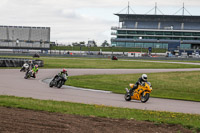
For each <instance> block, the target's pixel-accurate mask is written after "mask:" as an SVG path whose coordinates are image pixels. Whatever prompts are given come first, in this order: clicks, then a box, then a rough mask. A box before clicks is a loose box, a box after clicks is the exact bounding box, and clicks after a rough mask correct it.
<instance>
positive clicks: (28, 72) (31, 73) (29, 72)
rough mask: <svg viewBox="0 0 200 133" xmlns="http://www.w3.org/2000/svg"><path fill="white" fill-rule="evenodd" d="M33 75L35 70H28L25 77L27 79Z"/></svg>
mask: <svg viewBox="0 0 200 133" xmlns="http://www.w3.org/2000/svg"><path fill="white" fill-rule="evenodd" d="M32 75H33V71H32V70H27V72H26V74H25V76H24V78H25V79H28V78H30V77H32Z"/></svg>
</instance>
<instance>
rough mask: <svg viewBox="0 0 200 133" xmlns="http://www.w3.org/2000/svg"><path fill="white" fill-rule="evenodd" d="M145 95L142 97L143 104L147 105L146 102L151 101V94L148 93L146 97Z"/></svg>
mask: <svg viewBox="0 0 200 133" xmlns="http://www.w3.org/2000/svg"><path fill="white" fill-rule="evenodd" d="M143 93H144V92H143ZM143 93H142V96H141V102H142V103H146V102H147V101H148V100H149V97H150V94H149V93H146V95H145V96H143Z"/></svg>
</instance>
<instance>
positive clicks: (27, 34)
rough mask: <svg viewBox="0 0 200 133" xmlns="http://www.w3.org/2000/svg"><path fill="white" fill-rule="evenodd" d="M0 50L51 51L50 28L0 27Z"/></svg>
mask: <svg viewBox="0 0 200 133" xmlns="http://www.w3.org/2000/svg"><path fill="white" fill-rule="evenodd" d="M0 49H39V50H48V49H50V27H27V26H0Z"/></svg>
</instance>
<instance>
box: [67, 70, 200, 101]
mask: <svg viewBox="0 0 200 133" xmlns="http://www.w3.org/2000/svg"><path fill="white" fill-rule="evenodd" d="M140 76H141V74H120V75H83V76H71V77H69V80H68V81H67V82H66V84H67V85H70V86H77V87H82V88H91V89H98V90H106V91H112V92H114V93H122V94H124V93H125V90H124V88H126V87H127V88H129V83H135V82H136V81H137V80H138V78H139V77H140ZM148 81H149V82H151V84H152V86H153V91H152V93H151V96H152V97H160V98H170V99H182V100H192V101H200V89H199V86H200V72H199V71H196V72H168V73H149V74H148Z"/></svg>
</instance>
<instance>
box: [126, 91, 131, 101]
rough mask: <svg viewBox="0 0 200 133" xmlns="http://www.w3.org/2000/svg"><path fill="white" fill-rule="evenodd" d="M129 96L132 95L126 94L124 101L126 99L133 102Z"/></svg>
mask: <svg viewBox="0 0 200 133" xmlns="http://www.w3.org/2000/svg"><path fill="white" fill-rule="evenodd" d="M129 95H130V94H129V93H128V92H126V93H125V95H124V99H125V100H126V101H131V97H130V96H129Z"/></svg>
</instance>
